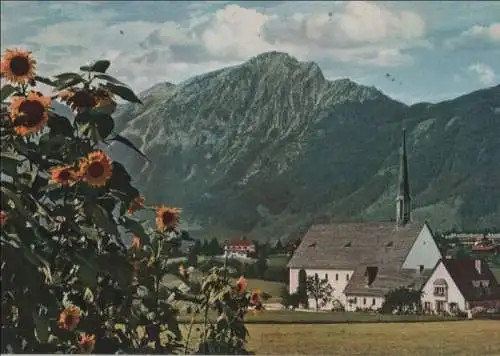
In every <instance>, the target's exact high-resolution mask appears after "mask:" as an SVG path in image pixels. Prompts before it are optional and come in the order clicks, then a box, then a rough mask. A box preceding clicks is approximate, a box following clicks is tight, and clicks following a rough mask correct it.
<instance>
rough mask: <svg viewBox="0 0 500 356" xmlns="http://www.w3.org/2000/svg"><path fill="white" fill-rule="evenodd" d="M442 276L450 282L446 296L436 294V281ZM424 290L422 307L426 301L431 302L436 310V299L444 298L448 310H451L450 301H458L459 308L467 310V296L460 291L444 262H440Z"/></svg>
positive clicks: (433, 309) (432, 307) (432, 308)
mask: <svg viewBox="0 0 500 356" xmlns="http://www.w3.org/2000/svg"><path fill="white" fill-rule="evenodd" d="M440 278H442V279H444V280H445V281H446V283H448V293H447V295H446V296H444V297H440V296H434V282H435V281H436V280H437V279H440ZM422 291H423V294H422V307H423V306H424V305H425V302H430V303H431V310H432V311H435V309H436V301H438V300H442V301H444V302H445V303H446V304H445V310H446V311H449V304H450V303H457V305H458V308H459V309H460V310H462V311H466V310H467V309H466V303H465V298H464V297H463V296H462V294H461V293H460V290H459V289H458V287H457V285H456V284H455V282H454V281H453V279H452V278H451V276H450V274H449V273H448V271H447V270H446V268H445V267H444V265H443V263H442V262H440V263H439V266H437V268H436V270H435V271H434V273H433V274H432V275H431V276H430V278H429V279H428V280H427V282H426V283H425V285H424V287H423V289H422Z"/></svg>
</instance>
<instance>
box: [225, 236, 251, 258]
mask: <svg viewBox="0 0 500 356" xmlns="http://www.w3.org/2000/svg"><path fill="white" fill-rule="evenodd" d="M251 253H255V244H254V243H253V242H252V241H251V240H247V239H245V238H240V239H234V240H230V241H226V242H225V243H224V256H227V257H248V255H249V254H251Z"/></svg>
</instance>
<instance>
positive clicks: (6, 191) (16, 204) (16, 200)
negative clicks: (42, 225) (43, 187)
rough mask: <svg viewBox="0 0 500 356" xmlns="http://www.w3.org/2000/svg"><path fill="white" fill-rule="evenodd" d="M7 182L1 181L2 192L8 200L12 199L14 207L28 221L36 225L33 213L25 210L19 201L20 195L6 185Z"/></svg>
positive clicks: (0, 188)
mask: <svg viewBox="0 0 500 356" xmlns="http://www.w3.org/2000/svg"><path fill="white" fill-rule="evenodd" d="M7 184H8V183H7V182H2V186H1V187H0V190H1V191H2V193H3V194H5V195H6V196H7V197H8V198H9V199H10V200H12V202H13V203H14V207H15V209H16V210H17V211H19V213H21V215H23V216H24V217H25V218H26V219H27V220H28V221H29V222H30V223H32V224H33V223H34V224H35V225H36V224H37V222H36V221H35V219H33V214H32V213H30V212H29V211H28V210H26V207H25V206H24V204H23V203H22V202H21V199H20V196H19V195H18V194H16V193H14V192H13V191H12V190H10V189H8V188H7V187H6V185H7Z"/></svg>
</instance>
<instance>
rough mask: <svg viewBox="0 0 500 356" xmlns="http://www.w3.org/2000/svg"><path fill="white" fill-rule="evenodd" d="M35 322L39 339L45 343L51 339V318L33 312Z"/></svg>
mask: <svg viewBox="0 0 500 356" xmlns="http://www.w3.org/2000/svg"><path fill="white" fill-rule="evenodd" d="M33 322H34V323H35V331H36V337H37V339H38V341H39V342H40V343H42V344H45V343H46V342H47V341H48V340H49V318H48V317H47V315H45V314H44V315H40V314H37V313H36V312H33Z"/></svg>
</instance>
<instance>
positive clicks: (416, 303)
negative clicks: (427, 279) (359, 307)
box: [381, 287, 422, 314]
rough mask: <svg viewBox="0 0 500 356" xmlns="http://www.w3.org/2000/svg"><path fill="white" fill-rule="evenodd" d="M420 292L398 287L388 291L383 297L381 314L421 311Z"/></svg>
mask: <svg viewBox="0 0 500 356" xmlns="http://www.w3.org/2000/svg"><path fill="white" fill-rule="evenodd" d="M421 297H422V291H419V290H414V289H409V288H406V287H400V288H396V289H393V290H391V291H389V292H388V293H387V294H386V295H385V300H384V304H382V308H381V312H382V313H386V314H390V313H393V312H394V311H396V312H398V313H402V312H409V313H414V312H418V311H419V310H420V309H421Z"/></svg>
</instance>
